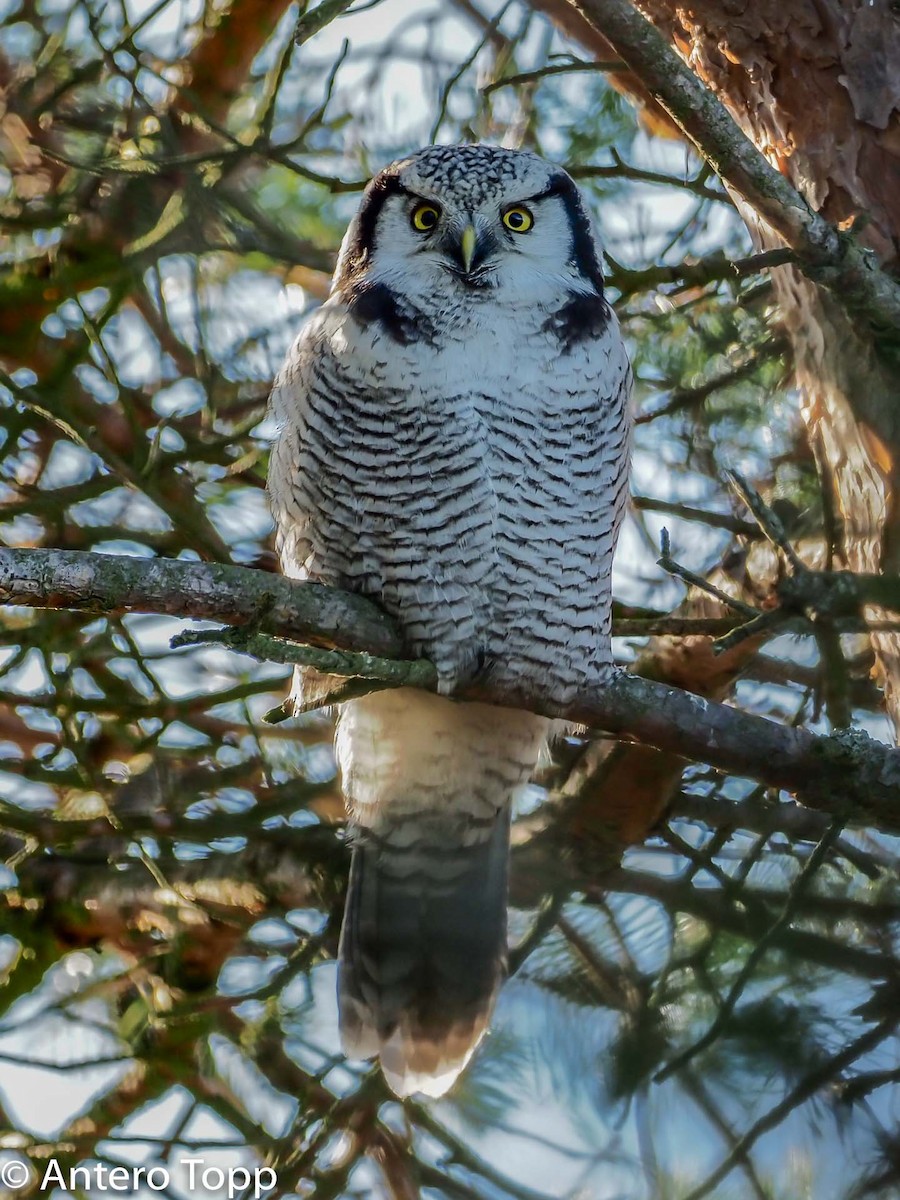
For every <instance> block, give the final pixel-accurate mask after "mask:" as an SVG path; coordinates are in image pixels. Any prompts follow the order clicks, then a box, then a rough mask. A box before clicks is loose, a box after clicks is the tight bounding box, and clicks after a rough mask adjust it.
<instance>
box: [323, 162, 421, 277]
mask: <svg viewBox="0 0 900 1200" xmlns="http://www.w3.org/2000/svg"><path fill="white" fill-rule="evenodd" d="M409 195H411V193H410V191H409V189H408V188H405V187H404V186H403V184H402V183H401V182H400V176H399V175H398V174H397V173H396V172H395V171H391V170H390V169H389V170H386V171H381V172H380V173H379V174H378V175H376V176H375V178H374V179H373V180H372V182H371V183H370V184H369V186H368V187H367V188H366V190H365V193H364V195H363V199H362V203H361V204H360V206H359V212H358V213H357V214H356V232H355V234H354V237H353V240H352V241H351V242H350V244H349V245H348V246H347V252H346V255H345V257H344V261H343V264H342V269H341V275H340V278H339V279H338V280H337V286H338V287H339V288H343V287H345V286H346V284H347V283H349V282H350V281H351V280H352V279H354V277H356V276H359V275H360V274H362V272H363V271H364V270H365V268H366V265H367V263H368V261H369V259H370V257H371V255H372V251H373V250H374V249H375V226H376V225H377V224H378V218H379V216H380V215H381V210H382V209H383V208H384V205H385V202H386V201H387V199H388V197H389V196H409Z"/></svg>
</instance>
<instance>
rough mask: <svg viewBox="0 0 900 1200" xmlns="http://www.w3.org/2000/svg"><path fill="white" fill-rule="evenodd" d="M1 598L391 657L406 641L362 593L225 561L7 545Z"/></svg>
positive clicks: (2, 553)
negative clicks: (153, 617) (234, 629)
mask: <svg viewBox="0 0 900 1200" xmlns="http://www.w3.org/2000/svg"><path fill="white" fill-rule="evenodd" d="M0 604H20V605H24V606H25V607H27V608H72V609H77V610H78V611H79V612H89V613H98V614H102V615H104V616H113V615H115V614H119V613H123V612H132V613H157V614H160V615H165V616H171V617H189V618H193V619H195V620H203V621H220V622H222V623H223V624H225V625H243V624H256V625H259V626H260V627H261V628H262V629H264V630H265V631H266V632H267V633H271V634H273V635H275V636H278V637H286V638H291V639H293V640H294V641H298V642H304V641H305V642H311V643H312V644H313V645H318V646H326V647H328V648H329V649H330V648H333V647H337V648H338V649H350V650H353V649H359V648H360V647H365V648H366V649H367V650H369V651H371V653H373V654H377V655H380V656H382V657H384V658H397V657H399V656H400V655H401V653H402V646H403V643H402V641H401V639H400V637H399V635H398V633H397V631H396V629H395V628H394V627H393V625H392V623H391V621H390V620H389V618H388V617H387V616H385V614H384V613H383V612H382V611H381V610H380V609H379V608H377V607H376V606H375V605H374V604H372V603H371V602H370V601H368V600H366V599H365V598H364V597H362V596H354V595H352V594H351V593H349V592H339V591H337V590H336V589H335V588H328V587H322V586H321V585H320V584H313V583H304V584H298V583H293V582H291V580H289V579H284V578H282V577H281V576H280V575H270V574H269V573H268V572H266V571H257V570H252V569H250V568H249V567H233V566H223V565H220V564H217V563H201V562H182V561H180V560H175V559H165V558H150V559H147V558H126V557H125V556H124V555H117V554H89V553H85V552H84V551H81V550H8V549H4V548H0Z"/></svg>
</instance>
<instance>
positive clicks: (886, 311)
mask: <svg viewBox="0 0 900 1200" xmlns="http://www.w3.org/2000/svg"><path fill="white" fill-rule="evenodd" d="M574 7H575V8H577V9H578V11H579V12H581V13H582V14H583V15H584V17H585V18H586V19H587V21H588V22H589V23H590V25H591V26H592V28H594V29H595V30H596V31H597V32H598V33H599V34H601V35H602V36H603V37H604V38H605V39H606V41H607V42H609V44H610V45H611V46H612V47H613V48H614V50H615V51H616V53H617V54H619V56H620V57H621V58H622V60H623V61H624V62H625V63H626V64H627V65H628V66H629V67H630V68H631V69H632V70H633V71H634V72H635V74H636V75H637V76H638V77H639V78H640V79H641V81H642V83H643V84H644V85H645V86H646V88H647V89H648V91H649V92H650V94H651V95H652V96H653V97H654V99H655V100H657V101H658V102H659V103H660V104H661V105H662V107H663V108H664V109H665V110H666V112H667V113H669V114H670V116H671V117H672V119H673V120H674V122H675V123H676V125H677V126H678V128H679V129H681V130H682V132H683V133H684V134H685V136H686V137H687V138H689V139H690V141H691V142H693V144H694V146H696V148H697V150H698V151H699V152H700V154H702V155H703V157H704V158H706V159H707V161H708V162H709V163H710V164H711V165H712V166H713V167H714V169H715V170H716V172H717V174H718V175H719V176H720V178H721V179H722V180H724V182H725V183H727V184H728V186H729V187H730V188H732V189H733V191H734V192H736V193H737V194H738V195H739V196H740V197H741V198H742V199H743V200H745V201H746V202H747V203H748V204H750V205H751V206H752V207H753V208H754V209H755V210H756V211H757V212H758V213H759V214H760V216H762V217H763V219H764V220H765V221H766V222H767V223H768V224H769V225H770V226H771V228H772V229H773V230H775V232H776V233H778V234H779V235H780V236H781V237H782V238H783V239H784V241H785V242H786V244H787V245H788V246H790V247H791V249H792V250H794V251H795V253H796V255H797V262H798V265H799V266H800V268H801V270H802V271H803V272H804V273H805V274H806V275H808V276H810V278H812V279H814V280H815V281H816V282H817V283H821V284H823V285H824V286H825V287H827V288H829V289H830V290H831V291H832V292H833V293H834V295H835V296H836V297H837V299H838V301H839V302H840V303H841V304H843V305H845V306H846V307H847V308H848V309H850V310H853V311H857V312H858V311H860V310H862V311H864V313H865V315H866V316H867V317H868V319H869V320H870V321H871V322H872V323H873V324H876V325H879V326H882V327H886V328H889V329H893V330H900V288H898V286H897V284H896V283H895V282H894V281H893V280H892V279H891V278H890V276H889V275H887V274H886V273H885V272H884V271H882V270H880V269H879V267H878V264H877V262H876V260H875V257H874V255H873V254H872V253H871V251H868V250H866V249H865V248H864V247H862V246H860V245H858V244H857V243H856V242H854V241H853V240H852V239H851V238H849V237H846V236H841V234H839V233H838V231H837V230H836V229H834V228H833V226H832V225H830V224H829V222H828V221H826V220H825V219H824V217H822V216H820V215H819V214H818V213H816V212H814V211H813V209H812V208H810V206H809V205H808V204H807V202H806V200H805V199H804V198H803V196H801V195H800V193H799V192H798V191H797V190H796V188H795V187H794V186H793V184H791V182H790V181H789V180H788V179H787V178H786V177H785V176H784V175H782V174H781V173H780V172H779V171H777V170H776V169H775V168H774V167H773V166H771V165H770V164H769V162H768V161H767V160H766V159H765V158H764V157H763V155H762V154H760V152H759V150H757V148H756V147H755V146H754V145H753V143H752V142H751V141H750V139H749V138H747V137H746V136H745V135H744V133H742V131H741V130H740V129H739V128H738V126H737V125H736V124H735V123H734V121H733V120H732V118H731V116H730V115H729V113H728V111H727V110H726V109H725V107H724V106H723V105H722V104H721V103H720V102H719V101H718V100H717V99H716V97H715V96H714V95H713V94H712V92H711V91H709V89H708V88H706V87H704V85H703V84H702V83H701V82H700V80H699V79H698V78H697V76H696V75H695V74H694V73H693V71H692V70H691V69H690V67H688V66H687V65H686V64H685V63H684V62H682V60H681V59H680V58H679V57H678V55H677V54H676V53H675V52H674V50H672V49H671V48H670V46H669V45H668V43H667V42H666V41H665V39H664V38H663V36H662V35H661V34H660V33H659V32H658V31H657V30H656V29H655V28H654V27H653V25H651V24H650V23H649V21H646V20H645V19H644V18H643V17H642V16H641V15H640V13H638V12H637V11H636V10H635V9H634V8H633V6H632V5H631V3H629V0H575V3H574Z"/></svg>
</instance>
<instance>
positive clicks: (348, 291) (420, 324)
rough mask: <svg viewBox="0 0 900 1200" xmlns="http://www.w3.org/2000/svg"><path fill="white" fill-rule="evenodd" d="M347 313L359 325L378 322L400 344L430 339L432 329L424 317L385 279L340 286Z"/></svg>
mask: <svg viewBox="0 0 900 1200" xmlns="http://www.w3.org/2000/svg"><path fill="white" fill-rule="evenodd" d="M342 295H343V297H344V300H345V301H346V303H347V308H348V310H349V312H350V315H351V317H353V319H354V321H356V322H357V323H358V324H360V325H364V326H369V325H379V326H380V327H381V328H382V329H383V330H384V332H385V333H386V334H387V336H388V337H389V338H390V339H391V340H392V341H394V342H397V343H399V345H401V346H408V345H409V344H410V342H433V341H434V338H435V331H434V328H433V326H432V324H431V322H430V321H429V320H428V318H427V317H426V316H425V315H424V313H421V312H420V311H419V310H418V309H417V308H414V307H413V306H412V305H411V304H409V303H408V302H407V301H404V300H401V299H400V297H399V296H398V295H397V293H396V292H392V291H391V289H390V288H389V287H388V286H387V284H385V283H364V282H357V283H353V282H351V283H350V284H349V285H348V286H347V287H345V288H344V289H343V290H342Z"/></svg>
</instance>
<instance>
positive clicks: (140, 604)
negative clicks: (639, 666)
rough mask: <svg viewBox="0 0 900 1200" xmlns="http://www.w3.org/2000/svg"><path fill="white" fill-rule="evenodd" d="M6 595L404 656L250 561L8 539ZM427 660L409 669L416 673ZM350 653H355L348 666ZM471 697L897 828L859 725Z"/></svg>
mask: <svg viewBox="0 0 900 1200" xmlns="http://www.w3.org/2000/svg"><path fill="white" fill-rule="evenodd" d="M0 602H2V603H6V604H25V605H28V606H30V607H51V608H63V607H65V608H75V609H78V610H79V611H82V612H84V611H87V612H100V613H105V612H110V611H118V612H121V611H130V612H155V613H165V614H167V615H170V616H182V617H202V618H204V619H207V620H217V621H222V622H225V623H227V624H241V623H244V624H249V625H250V626H254V625H260V624H262V625H264V626H265V628H266V629H267V630H269V631H271V632H273V633H277V634H279V635H280V636H282V637H284V636H289V637H293V638H294V639H295V640H304V639H305V640H307V641H311V642H314V643H315V644H318V645H332V646H339V647H341V648H345V649H357V650H363V651H371V652H374V653H377V654H380V655H383V656H385V657H392V658H395V657H397V656H398V655H399V653H400V650H401V645H400V641H399V639H398V637H397V636H396V634H395V633H394V632H393V630H392V629H391V627H390V623H389V622H388V620H387V618H386V617H384V616H383V615H381V614H379V612H378V610H377V609H376V608H375V607H374V605H372V604H370V603H368V602H367V601H366V600H364V599H363V598H362V597H359V596H353V595H350V594H348V593H344V592H339V591H337V590H335V589H331V588H326V587H322V586H319V585H316V584H303V583H291V582H290V581H288V580H284V579H280V578H278V577H277V576H271V575H268V574H266V573H264V572H261V571H254V570H250V569H248V568H244V567H223V566H216V565H213V564H208V563H183V562H177V561H171V560H164V559H151V560H147V559H139V558H124V557H121V556H116V555H104V554H84V553H79V552H74V551H68V552H66V551H59V550H0ZM417 667H421V664H410V674H409V676H408V678H407V679H405V680H404V678H402V673H401V677H400V678H398V677H397V672H396V671H394V672H393V675H394V678H393V679H392V680H391V683H392V684H393V685H394V686H396V685H397V684H398V683H403V682H413V681H414V680H415V681H418V680H419V679H420V678H421V673H420V672H419V673H418V674H414V673H413V672H415V670H416V668H417ZM347 669H352V664H351V663H348V668H347ZM466 695H467V697H468V698H470V699H478V700H480V701H482V702H485V703H491V704H504V705H508V706H513V707H521V708H528V709H532V710H533V711H536V712H541V713H544V714H546V715H547V716H553V717H564V718H566V719H568V720H572V721H576V722H579V723H582V724H584V725H587V726H589V727H591V728H594V729H600V730H606V731H608V732H610V733H616V734H620V735H622V736H623V737H630V738H633V739H635V740H636V741H638V742H641V743H643V744H645V745H649V746H654V747H656V748H657V749H659V750H664V751H668V752H670V753H672V754H676V755H679V756H681V757H682V758H688V759H694V760H696V761H699V762H705V763H709V764H711V765H712V766H715V767H719V768H721V769H722V770H725V771H729V772H731V773H734V774H738V775H744V776H747V777H749V778H751V779H756V780H758V781H759V782H761V783H764V784H766V785H768V786H770V787H776V788H784V789H786V790H787V791H790V792H796V793H797V794H798V795H800V796H802V797H803V799H804V801H805V802H806V803H807V804H809V805H810V806H812V807H815V808H819V809H822V810H824V811H826V812H833V813H838V814H840V815H841V816H842V817H844V818H847V819H853V820H857V821H863V822H866V823H872V824H877V825H879V826H881V827H882V828H885V829H890V830H900V751H897V750H892V749H890V748H889V747H887V746H884V745H882V744H881V743H880V742H875V741H872V740H870V739H869V738H868V737H867V736H866V735H865V734H863V733H860V732H842V733H837V734H835V735H833V736H832V737H820V736H817V735H816V734H813V733H809V732H808V731H807V730H804V729H794V728H791V727H788V726H784V725H779V724H776V723H775V722H774V721H769V720H767V719H765V718H763V717H757V716H753V715H751V714H749V713H744V712H740V711H738V710H737V709H734V708H729V707H727V706H726V705H723V704H716V703H714V702H712V701H709V700H705V699H703V698H702V697H699V696H694V695H690V694H688V693H687V692H682V691H679V690H678V689H677V688H671V687H666V686H665V685H663V684H659V683H655V682H653V681H651V680H647V679H640V678H638V677H637V676H634V675H618V676H616V678H615V679H614V680H612V681H611V682H610V683H609V685H607V686H606V687H604V688H603V689H602V690H599V691H598V692H596V693H592V694H589V695H582V696H578V697H576V698H575V699H574V700H573V701H572V702H571V703H568V704H564V705H561V704H554V703H551V702H549V701H547V700H546V699H544V698H542V697H540V696H535V695H531V694H528V695H526V694H521V693H515V694H513V693H512V692H510V691H502V692H501V691H500V690H499V689H497V688H490V689H488V688H485V687H483V686H482V687H480V688H478V689H477V691H475V690H472V691H471V692H467V693H466Z"/></svg>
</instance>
